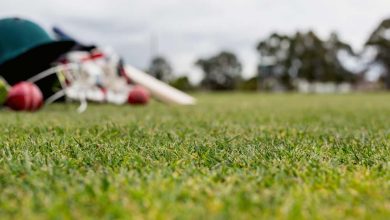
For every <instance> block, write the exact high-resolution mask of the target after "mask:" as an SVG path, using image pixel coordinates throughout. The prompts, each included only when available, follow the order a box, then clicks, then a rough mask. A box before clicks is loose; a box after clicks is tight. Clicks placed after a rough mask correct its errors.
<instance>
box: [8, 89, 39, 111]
mask: <svg viewBox="0 0 390 220" xmlns="http://www.w3.org/2000/svg"><path fill="white" fill-rule="evenodd" d="M6 105H7V106H8V107H10V108H11V109H13V110H16V111H36V110H38V109H39V108H41V107H42V105H43V95H42V92H41V90H39V88H38V86H36V85H35V84H33V83H30V82H20V83H17V84H15V85H14V86H12V88H11V89H10V90H9V92H8V96H7V101H6Z"/></svg>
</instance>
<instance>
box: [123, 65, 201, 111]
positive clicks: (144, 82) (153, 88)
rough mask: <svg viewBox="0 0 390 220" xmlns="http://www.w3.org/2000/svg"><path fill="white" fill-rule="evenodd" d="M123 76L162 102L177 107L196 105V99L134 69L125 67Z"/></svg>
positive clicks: (128, 66)
mask: <svg viewBox="0 0 390 220" xmlns="http://www.w3.org/2000/svg"><path fill="white" fill-rule="evenodd" d="M125 74H126V75H127V76H128V77H129V78H130V79H131V81H133V82H134V83H136V84H139V85H141V86H143V87H145V88H146V89H148V90H149V91H150V92H151V94H152V96H154V97H155V98H157V99H159V100H161V101H163V102H166V103H170V104H178V105H194V104H196V99H195V98H193V97H192V96H190V95H188V94H186V93H184V92H182V91H180V90H178V89H176V88H173V87H172V86H169V85H168V84H166V83H164V82H162V81H160V80H158V79H156V78H154V77H152V76H150V75H149V74H147V73H145V72H143V71H141V70H139V69H137V68H135V67H132V66H130V65H126V66H125Z"/></svg>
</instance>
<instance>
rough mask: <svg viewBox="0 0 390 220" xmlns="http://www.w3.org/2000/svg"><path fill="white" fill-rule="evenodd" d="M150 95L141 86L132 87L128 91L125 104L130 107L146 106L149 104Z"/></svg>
mask: <svg viewBox="0 0 390 220" xmlns="http://www.w3.org/2000/svg"><path fill="white" fill-rule="evenodd" d="M149 99H150V93H149V91H148V90H146V89H145V88H144V87H142V86H134V88H133V89H132V90H131V91H130V93H129V97H128V99H127V102H128V103H129V104H132V105H146V104H147V103H148V102H149Z"/></svg>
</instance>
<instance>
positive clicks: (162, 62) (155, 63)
mask: <svg viewBox="0 0 390 220" xmlns="http://www.w3.org/2000/svg"><path fill="white" fill-rule="evenodd" d="M147 72H148V73H149V74H150V75H152V76H153V77H155V78H157V79H159V80H161V81H164V82H169V81H170V80H171V78H172V75H173V73H172V72H173V70H172V67H171V65H170V63H169V62H168V61H167V60H166V59H165V58H164V57H161V56H158V57H155V58H154V59H153V60H152V62H151V64H150V67H149V70H148V71H147Z"/></svg>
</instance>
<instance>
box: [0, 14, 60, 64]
mask: <svg viewBox="0 0 390 220" xmlns="http://www.w3.org/2000/svg"><path fill="white" fill-rule="evenodd" d="M51 42H53V40H52V39H51V38H50V36H49V35H48V34H47V33H46V32H45V30H43V29H42V28H41V27H40V26H38V25H37V24H35V23H33V22H31V21H27V20H23V19H18V18H6V19H1V20H0V65H1V64H2V63H4V62H6V61H8V60H11V59H13V58H15V57H17V56H19V55H21V54H23V53H24V52H26V51H28V50H30V49H32V48H34V47H37V46H39V45H43V44H46V43H51Z"/></svg>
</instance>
